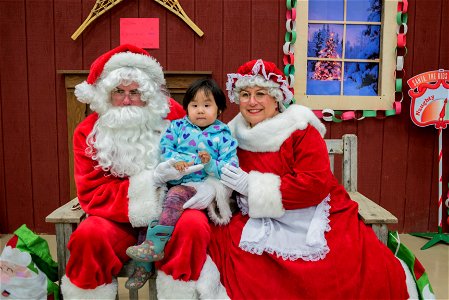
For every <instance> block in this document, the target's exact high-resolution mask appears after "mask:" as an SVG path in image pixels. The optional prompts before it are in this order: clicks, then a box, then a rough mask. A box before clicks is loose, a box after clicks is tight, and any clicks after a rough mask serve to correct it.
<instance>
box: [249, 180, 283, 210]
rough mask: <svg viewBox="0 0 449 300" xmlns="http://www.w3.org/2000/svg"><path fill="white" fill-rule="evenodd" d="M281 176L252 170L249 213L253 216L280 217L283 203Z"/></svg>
mask: <svg viewBox="0 0 449 300" xmlns="http://www.w3.org/2000/svg"><path fill="white" fill-rule="evenodd" d="M280 188H281V178H280V177H279V176H277V175H274V174H271V173H260V172H257V171H252V172H250V173H249V174H248V208H249V212H248V215H249V216H250V217H251V218H265V217H269V218H279V217H281V216H282V215H284V213H285V209H284V207H283V205H282V194H281V190H280Z"/></svg>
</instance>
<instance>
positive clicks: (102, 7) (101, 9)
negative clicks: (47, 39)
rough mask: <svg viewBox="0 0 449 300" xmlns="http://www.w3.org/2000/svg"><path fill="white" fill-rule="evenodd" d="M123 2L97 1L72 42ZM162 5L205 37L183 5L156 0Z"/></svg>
mask: <svg viewBox="0 0 449 300" xmlns="http://www.w3.org/2000/svg"><path fill="white" fill-rule="evenodd" d="M122 1H123V0H97V1H96V2H95V5H94V7H93V8H92V10H91V11H90V13H89V15H88V16H87V18H86V19H85V20H84V22H83V24H81V26H80V27H78V29H77V30H76V31H75V32H74V33H73V34H72V40H76V39H77V38H78V36H79V35H80V34H81V33H82V32H83V31H84V29H86V27H87V26H89V25H90V23H92V22H93V21H94V20H95V19H96V18H98V17H99V16H101V15H102V14H104V13H105V12H107V11H108V10H110V9H111V8H112V7H114V6H115V5H117V4H119V3H120V2H122ZM154 1H156V2H157V3H159V4H160V5H162V6H164V7H165V8H167V9H168V10H170V11H171V12H173V13H174V14H176V15H177V16H178V17H180V18H181V19H182V20H183V21H184V22H186V23H187V25H189V26H190V28H192V29H193V30H194V31H195V32H196V33H197V34H198V35H199V36H203V34H204V33H203V31H202V30H201V29H199V28H198V26H196V24H195V23H193V21H192V20H190V18H189V17H188V16H187V14H186V13H185V12H184V10H183V9H182V7H181V5H180V4H179V2H178V0H154Z"/></svg>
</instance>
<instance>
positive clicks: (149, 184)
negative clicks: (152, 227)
mask: <svg viewBox="0 0 449 300" xmlns="http://www.w3.org/2000/svg"><path fill="white" fill-rule="evenodd" d="M161 193H162V189H160V188H159V189H158V188H157V187H156V186H155V185H154V179H153V170H145V171H143V172H141V173H139V174H137V175H133V176H131V177H129V189H128V198H129V204H128V210H129V222H130V223H131V224H132V225H133V226H134V227H143V226H148V224H149V222H150V221H151V220H154V219H157V218H158V217H159V215H160V213H161V211H162V195H161Z"/></svg>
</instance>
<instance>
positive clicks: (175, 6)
mask: <svg viewBox="0 0 449 300" xmlns="http://www.w3.org/2000/svg"><path fill="white" fill-rule="evenodd" d="M154 1H156V2H157V3H159V4H160V5H162V6H163V7H165V8H166V9H168V10H169V11H171V12H173V13H174V14H175V15H177V16H178V17H180V18H181V19H182V20H183V21H184V22H186V24H187V25H189V26H190V28H192V29H193V31H195V32H196V34H198V35H199V36H203V34H204V32H203V31H202V30H201V29H200V28H199V27H198V26H196V24H195V23H193V21H192V20H190V18H189V17H188V16H187V14H186V13H185V11H184V10H183V9H182V7H181V4H179V1H178V0H154Z"/></svg>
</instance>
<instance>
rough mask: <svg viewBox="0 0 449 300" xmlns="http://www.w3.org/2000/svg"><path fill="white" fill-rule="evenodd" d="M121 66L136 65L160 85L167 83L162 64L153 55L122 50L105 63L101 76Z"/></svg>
mask: <svg viewBox="0 0 449 300" xmlns="http://www.w3.org/2000/svg"><path fill="white" fill-rule="evenodd" d="M121 67H135V68H138V69H141V70H142V71H143V72H145V73H147V74H148V75H149V76H150V78H151V79H152V80H153V81H155V82H156V83H157V85H158V86H161V85H163V84H165V79H164V72H163V71H162V67H161V65H160V64H159V63H158V62H157V61H156V60H155V59H154V58H152V57H151V56H147V55H142V54H140V53H139V54H138V53H133V52H120V53H117V54H114V55H113V56H112V57H111V58H110V59H109V60H108V62H107V63H106V64H105V65H104V69H103V72H102V73H101V77H102V78H103V77H105V76H106V75H107V74H109V72H111V71H113V70H115V69H118V68H121Z"/></svg>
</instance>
